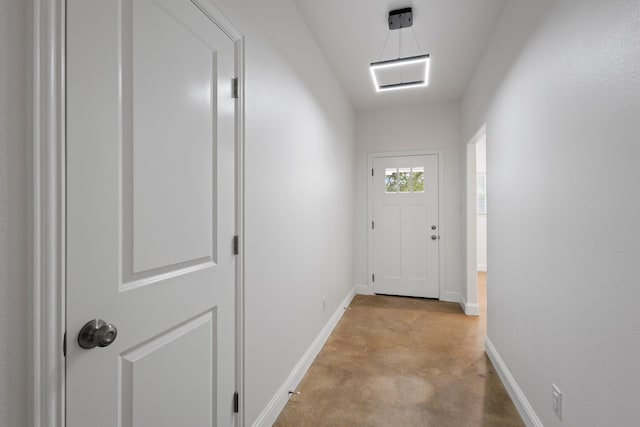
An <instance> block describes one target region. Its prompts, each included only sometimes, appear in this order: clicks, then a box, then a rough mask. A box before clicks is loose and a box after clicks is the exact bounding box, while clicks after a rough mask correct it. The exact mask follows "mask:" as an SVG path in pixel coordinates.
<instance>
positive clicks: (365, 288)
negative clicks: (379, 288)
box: [355, 285, 373, 295]
mask: <svg viewBox="0 0 640 427" xmlns="http://www.w3.org/2000/svg"><path fill="white" fill-rule="evenodd" d="M355 290H356V295H373V292H372V291H371V289H369V285H356V287H355Z"/></svg>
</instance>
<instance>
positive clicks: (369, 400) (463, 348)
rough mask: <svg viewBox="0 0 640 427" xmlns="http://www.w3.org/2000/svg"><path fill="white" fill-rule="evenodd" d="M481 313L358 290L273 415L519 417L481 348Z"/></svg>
mask: <svg viewBox="0 0 640 427" xmlns="http://www.w3.org/2000/svg"><path fill="white" fill-rule="evenodd" d="M478 281H479V297H480V303H481V304H482V306H481V313H482V314H481V316H480V317H469V316H465V315H464V314H463V313H462V311H461V310H460V307H459V305H458V304H455V303H445V302H439V301H435V300H427V299H418V298H405V297H389V296H364V295H358V296H356V297H355V299H354V300H353V302H352V304H351V309H350V310H349V311H348V312H347V313H345V315H344V317H343V318H342V320H341V321H340V323H339V324H338V326H337V327H336V329H335V331H334V333H333V334H332V336H331V337H330V338H329V340H328V341H327V344H326V345H325V347H324V348H323V349H322V351H321V352H320V354H319V355H318V357H317V358H316V360H315V361H314V363H313V365H312V367H311V369H310V370H309V371H308V373H307V375H306V376H305V377H304V379H303V380H302V382H301V384H300V386H299V388H298V391H299V392H300V394H299V395H294V396H293V397H292V398H291V399H290V400H289V403H288V404H287V406H286V407H285V409H284V411H283V412H282V414H281V415H280V417H279V418H278V420H277V421H276V423H275V425H276V426H279V427H285V426H521V425H524V424H523V423H522V421H521V419H520V416H519V415H518V413H517V411H516V408H515V407H514V405H513V403H512V402H511V400H510V399H509V396H508V395H507V392H506V390H505V389H504V387H503V385H502V383H501V382H500V379H499V377H498V375H497V374H496V372H495V370H494V369H493V367H492V366H491V363H490V362H489V359H488V358H487V357H486V356H485V354H484V336H485V331H486V318H485V316H486V274H485V273H480V274H479V275H478Z"/></svg>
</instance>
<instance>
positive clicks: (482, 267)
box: [476, 264, 487, 273]
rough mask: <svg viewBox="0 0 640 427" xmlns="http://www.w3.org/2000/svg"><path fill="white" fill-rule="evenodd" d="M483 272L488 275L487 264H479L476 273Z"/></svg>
mask: <svg viewBox="0 0 640 427" xmlns="http://www.w3.org/2000/svg"><path fill="white" fill-rule="evenodd" d="M478 271H480V272H483V273H486V272H487V264H478V266H477V267H476V272H478Z"/></svg>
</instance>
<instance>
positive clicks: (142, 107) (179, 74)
mask: <svg viewBox="0 0 640 427" xmlns="http://www.w3.org/2000/svg"><path fill="white" fill-rule="evenodd" d="M195 3H196V2H193V1H190V0H113V1H111V0H110V1H105V0H67V63H66V71H67V85H66V87H67V194H66V196H67V306H66V312H67V359H66V361H67V378H66V386H67V397H66V402H67V426H68V427H88V426H91V427H101V426H104V427H114V426H123V427H127V426H135V427H163V426H166V427H176V426H189V427H200V426H202V427H204V426H216V425H217V426H231V425H233V422H234V414H233V393H234V391H235V368H236V364H235V360H236V355H235V345H236V343H235V262H236V261H235V257H234V256H233V254H232V241H233V236H234V231H235V160H234V159H235V157H234V156H235V101H234V100H233V99H232V93H231V79H232V78H233V77H234V68H235V66H234V43H233V42H232V40H231V39H229V38H228V37H227V36H226V35H225V34H224V33H223V32H222V31H221V29H220V28H218V27H217V26H216V25H215V24H214V23H213V21H212V20H210V19H209V18H208V17H207V15H205V14H204V13H203V11H202V10H201V8H200V7H198V6H197V5H196V4H195ZM92 319H104V320H105V321H106V322H107V323H109V324H113V325H115V327H117V337H116V339H115V341H113V343H112V344H111V345H109V346H106V347H96V348H92V349H84V348H82V347H81V346H80V345H79V342H78V334H79V331H80V330H81V328H82V327H83V325H85V323H87V322H88V321H90V320H92ZM94 332H95V331H94ZM103 332H104V333H105V334H104V336H101V334H102V333H103ZM89 338H91V337H89ZM100 338H102V339H103V340H105V339H106V341H108V340H109V336H108V329H102V330H101V331H100V332H97V333H94V335H93V339H97V340H99V339H100Z"/></svg>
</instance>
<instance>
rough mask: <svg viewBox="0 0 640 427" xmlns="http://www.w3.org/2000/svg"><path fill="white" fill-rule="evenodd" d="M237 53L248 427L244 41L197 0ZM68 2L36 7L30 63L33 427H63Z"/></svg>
mask: <svg viewBox="0 0 640 427" xmlns="http://www.w3.org/2000/svg"><path fill="white" fill-rule="evenodd" d="M192 2H193V3H194V4H195V5H196V6H197V7H199V8H200V9H201V10H202V11H203V13H205V14H207V15H208V16H209V18H210V19H211V20H212V21H213V22H214V23H216V25H218V27H220V29H222V31H223V32H224V33H225V34H227V36H228V37H229V38H231V40H233V42H234V45H235V68H236V77H237V78H238V99H237V102H236V177H235V194H236V202H235V204H236V234H238V235H239V236H240V237H239V239H240V245H239V251H238V256H237V262H236V284H235V289H236V302H235V303H236V331H235V334H236V387H237V392H238V394H239V412H238V414H237V416H236V425H237V426H244V415H245V411H244V408H245V404H244V396H245V394H244V390H245V387H244V359H245V355H244V347H245V342H244V241H245V239H244V123H245V112H244V110H245V108H244V81H245V60H244V36H243V34H242V33H241V32H240V31H239V30H238V29H237V28H236V27H235V26H234V25H233V24H232V23H231V21H230V20H229V19H228V18H227V17H226V16H225V15H224V13H223V12H222V11H221V10H220V9H219V8H218V7H217V6H216V5H215V4H214V2H213V1H212V0H192ZM65 16H66V2H65V0H55V1H50V0H34V1H33V9H32V20H31V25H32V27H33V33H32V34H33V39H32V43H33V45H32V46H33V57H32V88H33V95H32V103H33V106H32V118H31V119H32V130H31V131H32V133H33V136H32V137H33V147H32V153H31V168H32V170H31V175H32V182H31V210H32V217H31V227H32V235H31V250H32V252H33V257H32V262H31V267H30V269H31V275H32V280H31V282H32V283H31V285H30V307H29V319H30V322H31V323H30V325H29V329H30V330H31V334H32V339H31V341H30V345H29V364H30V365H31V370H30V371H31V374H30V377H29V397H30V402H31V404H30V408H29V425H31V426H33V427H64V426H65V405H66V402H65V390H66V386H65V378H66V370H65V357H64V354H63V351H64V345H63V342H64V341H63V340H64V339H65V328H66V326H65V314H66V307H65V300H66V295H65V283H66V277H65V265H66V260H65V244H66V231H65V222H66V212H65V200H66V194H65V188H66V183H65V167H66V164H65V152H66V145H65V141H66V135H65V122H66V117H65V111H66V108H65V106H66V99H65V78H66V75H65V60H66V54H65V47H66V45H65V32H66V21H65Z"/></svg>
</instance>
